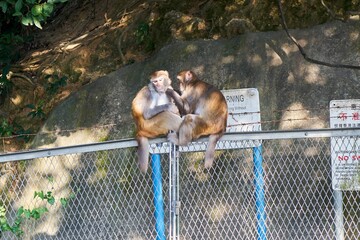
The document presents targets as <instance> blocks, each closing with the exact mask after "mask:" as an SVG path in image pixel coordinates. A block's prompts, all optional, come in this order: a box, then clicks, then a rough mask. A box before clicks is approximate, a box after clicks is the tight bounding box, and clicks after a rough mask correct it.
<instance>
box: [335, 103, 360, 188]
mask: <svg viewBox="0 0 360 240" xmlns="http://www.w3.org/2000/svg"><path fill="white" fill-rule="evenodd" d="M359 114H360V99H351V100H332V101H331V102H330V127H331V128H349V127H360V117H359V116H360V115H359ZM331 167H332V187H333V189H334V190H360V136H347V137H332V138H331Z"/></svg>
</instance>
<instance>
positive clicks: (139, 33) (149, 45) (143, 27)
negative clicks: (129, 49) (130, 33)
mask: <svg viewBox="0 0 360 240" xmlns="http://www.w3.org/2000/svg"><path fill="white" fill-rule="evenodd" d="M135 36H136V42H137V44H139V45H145V50H146V51H152V50H154V48H155V44H154V41H153V40H152V38H151V35H150V26H149V24H147V23H140V24H139V26H138V27H137V29H136V31H135Z"/></svg>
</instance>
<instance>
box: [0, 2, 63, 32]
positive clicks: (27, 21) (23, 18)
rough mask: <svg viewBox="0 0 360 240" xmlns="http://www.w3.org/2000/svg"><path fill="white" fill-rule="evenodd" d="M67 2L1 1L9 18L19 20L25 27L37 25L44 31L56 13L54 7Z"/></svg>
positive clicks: (1, 6) (2, 7) (2, 8)
mask: <svg viewBox="0 0 360 240" xmlns="http://www.w3.org/2000/svg"><path fill="white" fill-rule="evenodd" d="M64 2H67V0H6V1H4V0H3V1H0V8H1V10H2V12H3V13H4V14H5V15H6V16H7V18H12V17H15V18H18V19H19V21H20V22H21V24H23V25H25V26H29V25H31V26H32V25H35V26H36V27H38V28H40V29H42V26H41V23H42V22H45V21H46V19H47V18H48V17H50V16H51V14H52V12H53V11H54V6H55V5H56V4H59V3H64Z"/></svg>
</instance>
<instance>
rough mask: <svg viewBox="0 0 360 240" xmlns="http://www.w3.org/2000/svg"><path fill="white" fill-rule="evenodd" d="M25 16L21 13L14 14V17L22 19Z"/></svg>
mask: <svg viewBox="0 0 360 240" xmlns="http://www.w3.org/2000/svg"><path fill="white" fill-rule="evenodd" d="M22 15H23V14H22V13H21V12H15V13H13V16H14V17H21V16H22Z"/></svg>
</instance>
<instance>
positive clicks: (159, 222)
mask: <svg viewBox="0 0 360 240" xmlns="http://www.w3.org/2000/svg"><path fill="white" fill-rule="evenodd" d="M151 167H152V180H153V191H154V205H155V214H154V215H155V229H156V240H165V239H166V238H165V224H164V200H163V195H162V174H161V161H160V154H152V155H151Z"/></svg>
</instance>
